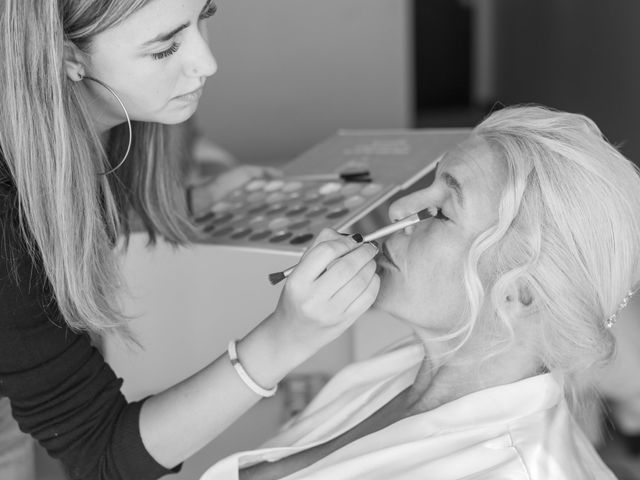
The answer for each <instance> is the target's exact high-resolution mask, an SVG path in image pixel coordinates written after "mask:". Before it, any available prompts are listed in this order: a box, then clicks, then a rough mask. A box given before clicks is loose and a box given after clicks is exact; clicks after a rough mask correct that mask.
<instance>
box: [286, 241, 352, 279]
mask: <svg viewBox="0 0 640 480" xmlns="http://www.w3.org/2000/svg"><path fill="white" fill-rule="evenodd" d="M335 235H336V236H337V238H333V239H332V240H325V241H320V242H319V243H318V244H317V245H315V246H313V247H311V248H310V249H309V250H308V251H307V252H305V254H304V255H303V256H302V259H301V260H300V262H299V263H298V265H297V266H296V268H295V270H294V271H293V273H291V275H290V279H289V280H290V281H292V282H293V281H295V282H300V283H303V284H310V283H312V282H314V281H315V280H316V279H317V278H318V277H320V276H321V275H322V274H324V272H325V271H326V270H327V268H328V267H329V266H330V265H331V264H332V263H333V262H335V261H336V260H338V259H339V258H341V257H342V256H344V255H345V254H347V253H349V252H350V251H351V250H353V249H354V248H355V247H357V245H358V244H357V243H356V242H355V241H354V240H353V239H352V238H350V237H343V236H341V235H338V234H335Z"/></svg>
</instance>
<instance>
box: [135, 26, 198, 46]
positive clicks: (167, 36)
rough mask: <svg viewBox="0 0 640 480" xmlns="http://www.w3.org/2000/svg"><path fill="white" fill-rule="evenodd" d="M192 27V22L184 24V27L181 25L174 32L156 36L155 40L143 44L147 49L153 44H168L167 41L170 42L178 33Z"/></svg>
mask: <svg viewBox="0 0 640 480" xmlns="http://www.w3.org/2000/svg"><path fill="white" fill-rule="evenodd" d="M190 25H191V22H187V23H183V24H182V25H180V26H179V27H177V28H174V29H173V30H171V31H170V32H169V33H161V34H160V35H158V36H156V37H155V38H152V39H151V40H147V41H146V42H144V43H143V44H142V46H143V47H147V46H149V45H151V44H153V43H157V42H166V41H167V40H170V39H171V38H173V36H174V35H176V34H177V33H178V32H180V31H182V30H184V29H185V28H187V27H189V26H190Z"/></svg>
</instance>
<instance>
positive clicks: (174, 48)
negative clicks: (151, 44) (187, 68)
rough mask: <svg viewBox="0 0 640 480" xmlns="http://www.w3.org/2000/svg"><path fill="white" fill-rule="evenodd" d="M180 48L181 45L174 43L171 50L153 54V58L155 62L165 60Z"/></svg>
mask: <svg viewBox="0 0 640 480" xmlns="http://www.w3.org/2000/svg"><path fill="white" fill-rule="evenodd" d="M178 48H180V44H179V43H178V42H173V43H172V44H171V46H170V47H169V48H167V49H166V50H163V51H162V52H158V53H152V54H151V56H152V57H153V58H154V59H155V60H162V59H163V58H167V57H169V56H171V55H173V54H174V53H176V52H177V51H178Z"/></svg>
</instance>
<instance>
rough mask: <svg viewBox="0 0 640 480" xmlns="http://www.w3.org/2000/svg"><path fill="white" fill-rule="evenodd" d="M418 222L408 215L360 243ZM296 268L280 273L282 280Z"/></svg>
mask: <svg viewBox="0 0 640 480" xmlns="http://www.w3.org/2000/svg"><path fill="white" fill-rule="evenodd" d="M419 221H420V217H419V216H418V214H417V213H416V214H413V215H409V216H408V217H405V218H403V219H402V220H399V221H397V222H395V223H392V224H391V225H387V226H386V227H382V228H381V229H379V230H376V231H375V232H373V233H370V234H369V235H366V236H365V237H364V238H363V240H362V241H363V242H364V243H367V242H373V241H374V240H377V239H379V238H382V237H386V236H388V235H391V234H392V233H395V232H397V231H398V230H402V229H403V228H406V227H408V226H410V225H413V224H415V223H418V222H419ZM297 266H298V264H296V265H293V266H291V267H289V268H287V269H286V270H284V271H282V272H281V273H282V275H284V278H287V277H288V276H289V275H291V272H293V270H294V269H295V268H296V267H297Z"/></svg>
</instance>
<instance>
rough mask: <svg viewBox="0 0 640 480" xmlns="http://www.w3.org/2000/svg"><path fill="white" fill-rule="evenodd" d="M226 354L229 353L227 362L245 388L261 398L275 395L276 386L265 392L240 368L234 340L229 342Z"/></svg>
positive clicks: (264, 389)
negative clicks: (228, 361)
mask: <svg viewBox="0 0 640 480" xmlns="http://www.w3.org/2000/svg"><path fill="white" fill-rule="evenodd" d="M227 352H228V353H229V360H231V365H233V368H235V369H236V372H238V376H239V377H240V379H241V380H242V381H243V382H244V384H245V385H246V386H247V387H249V388H250V389H251V390H252V391H254V392H255V393H257V394H258V395H260V396H261V397H273V396H274V395H275V394H276V391H277V390H278V386H277V385H276V386H275V387H273V388H270V389H269V390H267V389H266V388H262V387H261V386H260V385H258V384H257V383H256V382H255V381H254V380H253V378H251V377H250V376H249V374H248V373H247V371H246V370H245V369H244V367H243V366H242V363H240V360H239V359H238V351H237V350H236V341H235V340H231V341H230V342H229V347H228V348H227Z"/></svg>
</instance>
